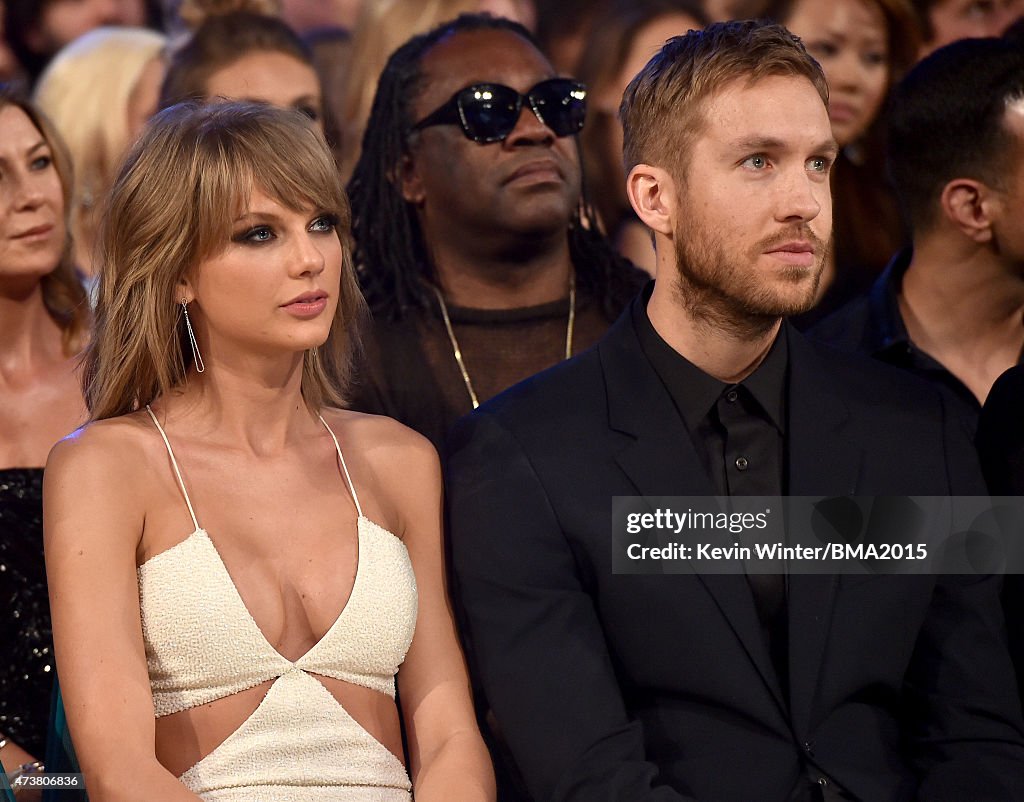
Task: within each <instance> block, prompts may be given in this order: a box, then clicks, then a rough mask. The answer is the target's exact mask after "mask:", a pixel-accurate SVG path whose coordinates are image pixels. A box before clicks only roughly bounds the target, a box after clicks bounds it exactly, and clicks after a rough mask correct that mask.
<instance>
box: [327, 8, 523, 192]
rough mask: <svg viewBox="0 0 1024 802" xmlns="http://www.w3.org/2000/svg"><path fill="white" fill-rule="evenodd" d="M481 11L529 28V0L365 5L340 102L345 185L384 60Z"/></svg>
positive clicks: (349, 175)
mask: <svg viewBox="0 0 1024 802" xmlns="http://www.w3.org/2000/svg"><path fill="white" fill-rule="evenodd" d="M476 12H486V13H489V14H493V15H494V16H496V17H507V18H509V19H513V20H515V21H516V22H520V23H522V24H523V25H525V26H526V27H527V28H529V29H531V30H532V29H533V27H534V24H535V22H536V10H535V8H534V5H533V0H366V2H364V3H363V8H362V11H361V12H360V14H359V21H358V22H357V23H356V27H355V30H354V32H353V34H352V55H351V60H350V62H349V63H350V65H351V66H350V68H349V72H348V80H347V81H346V83H345V85H344V87H343V90H342V97H341V121H340V125H341V132H342V133H341V147H340V151H341V153H342V156H341V159H340V167H341V175H342V178H343V180H345V181H348V179H349V178H350V177H351V175H352V170H353V169H355V165H356V162H357V161H359V153H360V150H361V148H362V141H363V132H364V131H365V130H366V121H367V120H368V119H369V118H370V107H371V106H372V105H373V96H374V95H375V94H376V92H377V79H378V78H379V77H380V73H381V71H382V70H383V69H384V65H385V63H387V60H388V56H390V55H391V54H392V52H394V51H395V50H396V49H397V48H398V46H399V45H401V44H402V43H403V42H405V41H406V40H407V39H410V38H412V37H413V36H415V35H417V34H420V33H426V32H427V31H429V30H431V29H432V28H435V27H436V26H437V25H439V24H440V23H442V22H444V21H445V20H449V19H455V17H457V16H459V15H460V14H467V13H476Z"/></svg>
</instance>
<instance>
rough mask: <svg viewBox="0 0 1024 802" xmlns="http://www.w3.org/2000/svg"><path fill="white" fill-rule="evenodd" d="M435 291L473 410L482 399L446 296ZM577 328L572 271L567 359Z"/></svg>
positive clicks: (574, 286)
mask: <svg viewBox="0 0 1024 802" xmlns="http://www.w3.org/2000/svg"><path fill="white" fill-rule="evenodd" d="M431 289H433V290H434V295H436V296H437V303H438V306H440V307H441V317H442V318H443V319H444V328H445V330H446V331H447V332H448V342H450V343H451V344H452V353H453V354H454V355H455V362H456V363H457V364H458V366H459V372H460V373H462V381H463V382H464V383H465V385H466V391H467V392H468V393H469V400H470V401H471V402H473V409H476V408H477V407H478V406H480V399H479V398H477V395H476V391H475V390H474V389H473V382H472V381H471V380H470V378H469V371H468V370H466V363H465V361H464V360H463V359H462V349H461V348H459V341H458V340H457V339H455V330H454V329H453V328H452V321H451V318H450V317H448V305H447V304H446V303H445V302H444V296H443V295H442V294H441V290H439V289H438V288H437V287H431ZM575 327H576V274H575V273H574V272H572V271H570V273H569V322H568V323H567V324H566V326H565V358H566V359H568V358H569V357H571V356H572V333H573V329H574V328H575Z"/></svg>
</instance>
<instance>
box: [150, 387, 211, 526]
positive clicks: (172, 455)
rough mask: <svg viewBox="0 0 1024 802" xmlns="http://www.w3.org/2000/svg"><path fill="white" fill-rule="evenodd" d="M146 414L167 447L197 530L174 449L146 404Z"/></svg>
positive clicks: (194, 514) (190, 501)
mask: <svg viewBox="0 0 1024 802" xmlns="http://www.w3.org/2000/svg"><path fill="white" fill-rule="evenodd" d="M146 412H148V413H149V417H151V418H152V419H153V423H154V424H156V430H157V431H158V432H160V436H161V437H162V438H163V439H164V445H165V446H167V455H168V456H169V457H170V458H171V466H172V467H173V468H174V475H175V476H177V477H178V485H179V486H180V487H181V494H182V495H183V496H184V497H185V503H186V504H187V505H188V514H189V515H191V516H192V523H193V524H195V527H196V529H197V530H198V529H199V528H200V527H199V521H197V520H196V513H195V510H193V509H192V500H191V499H190V498H189V497H188V491H187V490H186V489H185V482H184V480H183V479H182V478H181V471H179V470H178V461H177V460H176V459H175V458H174V449H172V448H171V441H170V440H168V439H167V434H166V433H165V432H164V427H163V426H161V425H160V421H158V420H157V419H156V415H154V414H153V410H152V409H150V408H149V404H146Z"/></svg>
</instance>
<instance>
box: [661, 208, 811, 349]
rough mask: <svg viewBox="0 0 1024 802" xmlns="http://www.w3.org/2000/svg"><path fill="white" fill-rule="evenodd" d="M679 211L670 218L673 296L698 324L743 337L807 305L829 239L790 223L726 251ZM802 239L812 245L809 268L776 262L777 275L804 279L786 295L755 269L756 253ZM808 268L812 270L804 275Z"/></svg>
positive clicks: (761, 331) (763, 330) (768, 327)
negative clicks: (798, 290)
mask: <svg viewBox="0 0 1024 802" xmlns="http://www.w3.org/2000/svg"><path fill="white" fill-rule="evenodd" d="M684 221H685V217H684V218H683V219H680V221H679V222H678V223H677V224H676V230H675V236H674V239H675V257H676V271H677V277H678V286H677V288H676V297H677V298H678V300H679V302H680V304H681V305H682V307H683V308H684V309H685V310H686V312H687V313H688V314H689V316H690V318H691V319H692V320H693V321H694V322H695V323H696V324H697V325H698V326H701V327H704V328H708V329H713V330H716V331H719V332H724V333H726V334H729V335H731V336H732V337H735V338H736V339H743V340H746V339H749V338H752V337H756V336H758V335H763V334H765V333H766V332H768V331H770V330H771V329H772V328H773V327H774V326H775V325H776V324H777V323H778V321H779V319H780V318H783V317H789V316H790V315H798V314H801V313H803V312H806V311H808V310H809V309H811V308H812V307H813V306H814V304H815V302H816V300H817V295H818V285H819V283H820V282H821V275H822V271H823V269H824V266H825V259H826V257H827V254H828V250H829V248H830V247H831V245H830V244H827V243H825V242H824V241H823V240H821V239H819V238H818V237H817V235H815V234H814V232H812V231H811V229H810V227H809V226H808V225H806V224H802V225H798V226H794V227H790V228H789V229H786V230H784V231H782V232H780V233H778V234H776V235H773V236H771V237H767V238H765V239H763V240H761V241H760V242H758V243H756V244H755V245H754V246H753V248H752V249H751V251H750V252H749V253H736V254H731V255H730V254H729V253H728V252H727V250H726V247H725V245H724V243H723V242H722V239H721V238H720V237H718V236H716V235H715V234H714V233H713V232H712V231H711V230H709V229H708V228H706V227H701V226H696V225H695V226H687V225H686V223H685V222H684ZM794 239H801V240H807V241H809V242H811V243H812V244H813V246H814V249H815V257H816V258H815V263H814V266H813V267H811V268H805V267H798V266H791V267H785V266H783V267H781V268H780V269H778V270H777V271H776V272H777V274H778V276H781V278H782V280H784V281H786V282H791V283H793V284H797V283H800V282H806V283H807V288H806V291H805V292H803V293H802V294H801V295H798V296H795V297H794V296H792V295H790V294H787V293H782V292H779V291H778V290H777V289H776V287H775V286H774V284H775V281H774V280H770V279H769V278H768V277H767V276H764V275H761V274H760V273H759V271H758V268H757V267H756V265H755V262H756V260H757V258H758V257H759V256H760V255H761V254H763V253H764V252H765V251H768V250H771V249H772V247H773V246H777V245H782V244H783V243H786V242H791V241H792V240H794ZM808 270H812V271H813V277H811V279H810V280H809V278H808V275H807V274H808Z"/></svg>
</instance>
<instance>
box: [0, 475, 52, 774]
mask: <svg viewBox="0 0 1024 802" xmlns="http://www.w3.org/2000/svg"><path fill="white" fill-rule="evenodd" d="M53 678H54V663H53V635H52V633H51V630H50V603H49V599H48V597H47V594H46V568H45V566H44V564H43V469H42V468H6V469H3V470H0V732H2V733H4V734H5V735H6V736H7V737H8V738H10V739H11V740H13V741H14V742H15V743H17V744H19V745H20V746H21V747H22V748H24V749H25V750H27V751H28V752H29V753H30V754H32V755H33V756H34V757H36V758H38V759H40V760H42V758H43V749H44V745H45V741H46V724H47V718H48V716H49V712H50V693H51V691H52V688H53Z"/></svg>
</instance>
